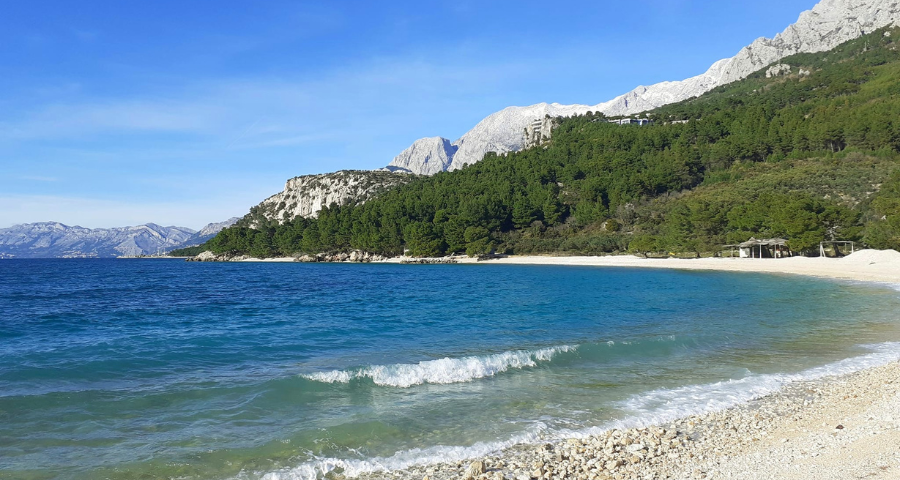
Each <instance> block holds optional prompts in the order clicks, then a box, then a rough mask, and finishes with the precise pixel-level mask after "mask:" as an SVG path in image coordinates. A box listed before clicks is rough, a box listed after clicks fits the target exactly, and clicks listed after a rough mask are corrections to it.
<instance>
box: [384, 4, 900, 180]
mask: <svg viewBox="0 0 900 480" xmlns="http://www.w3.org/2000/svg"><path fill="white" fill-rule="evenodd" d="M892 24H893V25H898V24H900V1H898V0H822V1H820V2H819V3H818V4H817V5H816V6H815V7H813V9H812V10H809V11H806V12H803V13H802V14H800V18H799V19H798V20H797V22H796V23H794V24H793V25H791V26H789V27H787V29H785V30H784V31H783V32H781V33H779V34H778V35H776V36H775V37H774V38H771V39H769V38H759V39H757V40H756V41H754V42H753V43H752V44H750V45H749V46H747V47H744V48H743V49H741V51H739V52H738V53H737V55H735V56H734V57H732V58H727V59H724V60H719V61H718V62H715V63H714V64H713V65H712V66H711V67H710V68H709V70H707V71H706V72H705V73H703V74H701V75H697V76H695V77H691V78H688V79H686V80H681V81H674V82H662V83H657V84H655V85H650V86H647V87H645V86H639V87H637V88H635V89H634V90H632V91H630V92H628V93H626V94H624V95H620V96H618V97H616V98H614V99H612V100H609V101H607V102H603V103H599V104H596V105H560V104H558V103H552V104H547V103H540V104H537V105H531V106H528V107H507V108H504V109H503V110H501V111H499V112H496V113H494V114H491V115H489V116H488V117H487V118H485V119H484V120H482V121H481V122H479V123H478V125H476V126H475V127H474V128H473V129H472V130H469V131H468V132H466V133H465V134H464V135H463V136H462V137H460V138H459V139H458V140H456V141H455V142H452V143H450V142H449V140H447V139H445V138H441V137H433V138H430V139H422V140H418V141H417V142H416V143H414V144H413V146H412V147H410V148H409V149H407V150H405V151H404V152H403V153H401V154H400V155H398V156H397V158H395V159H394V161H393V162H391V164H390V165H389V167H388V168H389V169H402V170H405V171H410V172H413V173H419V174H424V175H431V174H434V173H436V172H437V171H440V170H436V167H437V165H438V164H443V165H446V166H444V167H443V169H444V170H456V169H459V168H462V167H464V166H466V165H469V164H472V163H475V162H478V161H480V160H481V159H482V158H483V157H484V154H485V153H487V152H496V153H498V154H502V153H506V152H510V151H517V150H520V149H522V148H523V147H524V145H523V131H524V129H525V127H526V126H528V125H529V124H531V122H533V121H534V120H535V119H539V118H543V117H544V115H550V116H562V117H566V116H572V115H576V114H584V113H586V112H588V111H594V112H602V113H604V114H606V115H607V116H621V115H632V114H635V113H640V112H644V111H647V110H651V109H653V108H657V107H661V106H663V105H667V104H670V103H675V102H679V101H682V100H687V99H689V98H692V97H696V96H698V95H702V94H704V93H706V92H708V91H710V90H712V89H713V88H715V87H718V86H720V85H725V84H728V83H731V82H733V81H736V80H740V79H743V78H745V77H747V76H748V75H750V74H751V73H753V72H756V71H758V70H760V69H762V68H764V67H766V66H768V65H770V64H772V63H774V62H777V61H779V60H781V59H782V58H784V57H787V56H790V55H794V54H797V53H815V52H822V51H826V50H830V49H832V48H834V47H836V46H838V45H840V44H841V43H844V42H846V41H848V40H852V39H854V38H857V37H859V36H861V35H863V34H865V33H868V32H871V31H874V30H877V29H879V28H882V27H885V26H889V25H892ZM420 142H421V143H420ZM437 145H441V146H442V151H443V152H444V153H443V154H444V155H446V158H445V157H444V156H435V153H434V152H435V150H436V149H435V147H436V146H437ZM447 145H449V146H450V147H456V148H457V149H456V151H455V152H453V151H452V149H451V148H449V147H447ZM426 146H427V147H428V148H425V147H426ZM437 158H439V160H438V161H435V159H437Z"/></svg>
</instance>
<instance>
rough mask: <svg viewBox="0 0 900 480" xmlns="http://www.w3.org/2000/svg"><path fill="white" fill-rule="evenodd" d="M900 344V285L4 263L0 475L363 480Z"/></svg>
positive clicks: (286, 266) (511, 270)
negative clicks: (359, 479)
mask: <svg viewBox="0 0 900 480" xmlns="http://www.w3.org/2000/svg"><path fill="white" fill-rule="evenodd" d="M772 261H777V260H772ZM898 342H900V290H898V287H897V286H894V285H881V284H865V283H854V282H847V281H833V280H824V279H816V278H804V277H798V276H787V275H763V274H753V273H726V272H690V271H675V270H656V269H628V268H598V267H572V266H514V265H491V264H489V263H488V264H477V265H388V264H300V263H189V262H184V261H181V260H177V259H172V260H124V259H115V260H114V259H110V260H96V259H95V260H91V259H53V260H49V259H48V260H3V261H0V478H14V479H145V478H147V479H151V478H152V479H156V478H171V479H248V480H249V479H266V480H279V479H317V478H334V477H337V476H343V477H349V478H353V477H357V476H360V475H363V476H364V475H365V474H367V473H371V472H385V471H392V470H397V469H403V468H406V467H410V466H415V465H427V464H430V463H436V462H442V461H462V460H467V459H471V458H475V457H478V456H481V455H485V454H488V453H491V452H495V451H497V450H499V449H502V448H505V447H509V446H512V445H515V444H520V443H526V444H527V443H539V442H548V441H552V440H555V439H562V438H568V437H578V436H584V435H590V434H592V433H597V432H601V431H603V430H606V429H610V428H617V427H631V426H642V425H649V424H656V423H660V422H666V421H669V420H672V419H675V418H678V417H680V416H684V415H688V414H696V413H702V412H707V411H712V410H718V409H723V408H727V407H729V406H733V405H736V404H739V403H741V402H746V401H749V400H752V399H754V398H758V397H760V396H763V395H766V394H768V393H771V392H774V391H777V390H778V389H779V388H781V387H782V386H784V385H786V384H788V383H791V382H796V381H800V380H808V379H817V378H822V377H826V376H829V375H834V374H842V373H849V372H853V371H855V370H859V369H862V368H866V367H871V366H876V365H881V364H885V363H888V362H891V361H895V360H898V359H900V343H898Z"/></svg>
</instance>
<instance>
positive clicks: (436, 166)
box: [388, 137, 458, 175]
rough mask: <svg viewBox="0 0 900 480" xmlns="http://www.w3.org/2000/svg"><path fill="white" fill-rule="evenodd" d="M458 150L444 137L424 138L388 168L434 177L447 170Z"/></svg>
mask: <svg viewBox="0 0 900 480" xmlns="http://www.w3.org/2000/svg"><path fill="white" fill-rule="evenodd" d="M457 148H458V147H457V146H456V145H452V144H451V143H450V140H447V139H446V138H443V137H431V138H422V139H419V140H416V141H415V143H413V144H412V146H410V147H409V148H407V149H406V150H404V151H402V152H401V153H400V155H397V156H396V157H394V161H392V162H391V163H390V165H388V168H389V169H391V167H395V168H394V169H392V170H395V171H401V172H402V171H407V172H412V171H415V172H416V173H419V174H422V175H434V174H435V173H438V172H443V171H445V170H447V168H448V167H449V166H450V160H451V159H452V158H453V155H454V154H455V153H456V150H457Z"/></svg>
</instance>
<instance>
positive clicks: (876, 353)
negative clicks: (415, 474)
mask: <svg viewBox="0 0 900 480" xmlns="http://www.w3.org/2000/svg"><path fill="white" fill-rule="evenodd" d="M864 347H865V348H867V349H869V350H870V352H871V353H868V354H864V355H860V356H856V357H852V358H847V359H844V360H840V361H837V362H834V363H830V364H827V365H823V366H821V367H815V368H811V369H808V370H804V371H802V372H798V373H794V374H766V375H754V374H750V375H748V376H746V377H744V378H741V379H736V380H728V381H722V382H715V383H709V384H702V385H688V386H684V387H678V388H672V389H658V390H652V391H649V392H644V393H641V394H638V395H635V396H633V397H631V398H630V399H628V400H626V401H625V402H622V404H621V405H620V407H623V409H624V410H625V411H626V412H628V413H627V414H626V416H625V417H623V418H621V419H617V420H613V421H610V422H606V423H604V424H603V425H600V426H595V427H586V428H581V429H571V428H558V427H557V428H554V427H552V426H550V425H548V423H553V422H552V419H546V418H545V419H542V420H541V421H535V422H533V423H531V424H530V426H529V428H527V429H526V430H525V431H523V432H521V433H519V434H517V435H514V436H512V437H510V438H509V439H507V440H501V441H494V442H479V443H475V444H473V445H471V446H447V445H438V446H432V447H426V448H414V449H410V450H403V451H400V452H397V453H395V454H394V455H391V456H389V457H375V458H368V459H339V458H326V457H318V458H314V459H312V460H310V461H308V462H305V463H303V464H301V465H298V466H296V467H292V468H285V469H280V470H277V471H272V472H268V473H266V474H264V475H263V476H262V478H263V479H264V480H288V479H290V480H316V479H321V478H323V477H324V476H325V475H326V474H328V473H330V472H335V471H338V472H341V474H342V475H343V476H344V477H346V478H355V477H357V476H359V475H361V474H367V473H376V472H392V471H396V470H403V469H406V468H410V467H414V466H424V465H433V464H437V463H449V462H459V461H465V460H471V459H474V458H479V457H483V456H485V455H489V454H492V453H496V452H498V451H500V450H504V449H506V448H509V447H512V446H514V445H520V444H535V443H539V442H546V441H552V440H562V439H565V438H583V437H587V436H590V435H596V434H599V433H602V432H604V431H607V430H610V429H614V428H633V427H644V426H648V425H658V424H663V423H666V422H670V421H673V420H676V419H678V418H682V417H686V416H690V415H700V414H704V413H709V412H714V411H720V410H724V409H726V408H730V407H734V406H737V405H739V404H742V403H746V402H749V401H752V400H755V399H758V398H761V397H764V396H766V395H769V394H772V393H775V392H777V391H778V390H780V389H782V388H783V387H785V386H787V385H788V384H791V383H794V382H800V381H811V380H819V379H822V378H825V377H830V376H837V375H846V374H850V373H853V372H857V371H860V370H865V369H868V368H873V367H877V366H881V365H886V364H888V363H890V362H895V361H900V342H886V343H882V344H877V345H865V346H864ZM574 349H575V347H556V348H552V349H549V348H548V349H543V350H537V351H533V352H507V353H502V354H497V355H491V356H487V357H467V358H462V359H457V360H451V359H444V360H451V361H453V362H467V361H471V360H473V359H481V360H482V361H485V360H486V359H489V358H499V357H504V358H505V357H506V356H514V357H516V358H520V359H521V358H525V357H527V358H528V359H530V362H532V363H534V362H536V361H539V360H542V359H550V358H552V356H553V355H555V354H556V353H559V352H568V351H572V350H574ZM441 361H443V360H435V361H434V362H441ZM429 363H432V362H421V363H420V364H417V365H423V364H429ZM417 365H412V366H417ZM393 367H404V366H391V367H386V368H393ZM505 368H509V366H507V367H505ZM364 371H366V369H364V370H360V371H359V372H357V373H348V374H347V375H348V376H347V377H344V376H341V377H340V378H348V380H347V381H349V378H357V377H359V376H361V375H362V372H364ZM323 375H324V374H323ZM354 375H355V376H354ZM473 378H474V377H473ZM237 478H238V479H245V478H248V477H247V472H242V474H241V475H239V476H238V477H237Z"/></svg>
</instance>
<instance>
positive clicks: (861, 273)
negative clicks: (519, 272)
mask: <svg viewBox="0 0 900 480" xmlns="http://www.w3.org/2000/svg"><path fill="white" fill-rule="evenodd" d="M460 263H475V262H474V261H472V262H468V261H466V262H460ZM479 263H481V264H485V265H568V266H584V267H588V266H590V267H627V268H666V269H675V270H714V271H723V272H754V273H771V274H790V275H805V276H811V277H822V278H834V279H840V280H856V281H862V282H878V283H895V284H900V253H898V252H896V251H893V250H860V251H857V252H855V253H853V254H851V255H848V256H846V257H843V258H823V257H812V258H808V257H790V258H778V259H771V258H765V259H752V258H689V259H681V258H659V259H656V258H654V259H650V258H640V257H636V256H633V255H610V256H605V257H585V256H573V257H555V256H508V257H502V258H496V259H491V260H487V261H483V262H479Z"/></svg>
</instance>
